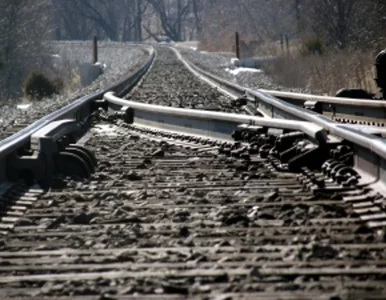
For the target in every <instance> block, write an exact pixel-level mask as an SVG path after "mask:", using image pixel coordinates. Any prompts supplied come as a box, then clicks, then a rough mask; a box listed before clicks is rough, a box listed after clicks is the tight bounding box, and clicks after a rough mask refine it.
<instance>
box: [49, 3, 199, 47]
mask: <svg viewBox="0 0 386 300" xmlns="http://www.w3.org/2000/svg"><path fill="white" fill-rule="evenodd" d="M51 1H52V3H53V7H54V9H55V14H56V18H55V19H56V20H57V21H56V28H57V30H56V38H57V39H70V40H84V39H90V37H91V36H92V35H94V34H96V35H98V36H99V37H100V38H102V39H103V38H106V39H110V40H113V41H142V40H146V39H148V38H150V37H152V38H157V37H158V36H160V35H166V36H168V37H169V38H170V39H172V40H174V41H181V40H184V39H190V38H192V37H196V34H197V33H198V32H200V30H201V20H202V10H203V3H204V0H115V1H105V0H82V1H79V0H66V1H63V0H51ZM144 33H146V34H147V36H144Z"/></svg>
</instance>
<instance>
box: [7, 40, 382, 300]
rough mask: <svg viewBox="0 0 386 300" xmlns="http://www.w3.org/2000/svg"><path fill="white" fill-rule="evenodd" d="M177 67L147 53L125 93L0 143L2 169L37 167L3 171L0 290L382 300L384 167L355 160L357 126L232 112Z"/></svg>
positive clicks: (56, 295)
mask: <svg viewBox="0 0 386 300" xmlns="http://www.w3.org/2000/svg"><path fill="white" fill-rule="evenodd" d="M150 62H151V61H149V62H147V63H146V64H144V66H143V67H142V68H141V70H139V71H138V72H136V74H134V75H133V76H130V78H127V79H125V80H123V81H122V83H121V87H120V88H119V89H118V90H120V91H121V92H120V93H119V94H120V95H121V96H123V95H124V94H125V91H126V90H128V87H127V86H128V85H130V86H131V87H133V86H134V84H135V83H136V82H137V81H138V80H139V78H140V75H139V74H143V72H144V70H146V69H147V68H148V66H149V64H150ZM183 68H184V65H183V62H182V61H181V60H178V59H177V56H175V54H174V53H173V52H172V50H169V49H164V48H161V49H157V55H156V57H155V61H154V62H153V63H152V67H151V69H150V70H149V73H148V74H147V75H146V77H145V78H143V79H142V80H141V81H140V83H139V85H138V86H137V87H135V88H134V90H133V91H132V92H131V93H129V94H128V95H127V96H126V97H125V98H127V99H121V98H118V97H117V96H116V95H114V94H111V93H106V94H105V95H104V100H100V98H99V99H98V97H94V98H92V99H88V100H87V101H84V100H82V102H80V103H75V104H74V106H75V108H74V107H69V108H64V112H61V113H60V114H62V116H57V117H56V119H55V120H56V121H55V122H52V121H53V120H50V122H48V121H49V120H47V124H48V125H44V124H42V125H39V124H40V123H38V124H37V125H36V124H35V126H36V128H35V129H34V131H33V133H29V135H28V134H26V135H27V137H28V138H27V137H26V138H25V139H26V142H23V141H22V140H23V138H24V137H23V135H22V134H20V136H18V139H19V141H18V143H19V144H20V145H17V146H15V143H16V141H15V140H14V141H13V143H14V145H13V146H12V147H13V150H9V149H8V148H10V147H11V146H9V145H6V144H3V145H2V146H3V148H1V150H2V151H3V153H5V152H6V151H8V153H7V154H3V156H2V157H1V159H2V160H0V161H2V166H8V168H5V174H4V177H3V178H4V179H5V177H8V178H9V177H10V176H11V175H14V173H17V172H16V171H15V170H18V168H21V167H20V166H21V165H23V166H24V167H23V168H25V166H26V164H31V166H35V168H36V166H39V168H40V169H45V170H46V173H44V172H42V170H40V172H37V171H36V170H35V169H34V168H32V169H31V170H30V171H31V172H32V173H33V174H32V175H35V176H31V174H30V173H28V172H25V171H26V170H25V169H21V170H20V172H19V173H18V175H19V176H17V177H22V178H24V180H22V179H19V180H20V181H18V182H15V183H8V182H6V181H5V180H2V182H3V183H4V186H6V187H7V188H8V190H7V191H4V193H3V195H2V200H3V201H2V208H1V209H2V210H1V211H2V215H3V217H2V219H1V222H0V231H1V233H2V235H3V238H2V242H1V244H0V295H2V296H3V298H4V299H14V300H15V299H63V300H64V299H186V298H190V299H282V300H284V299H385V297H386V291H385V282H386V279H385V275H386V252H385V246H386V244H385V242H386V236H385V233H384V231H383V228H384V224H383V222H384V220H385V217H384V215H385V212H384V200H383V199H384V198H383V196H382V192H383V190H382V188H381V186H380V184H381V183H382V178H372V177H371V176H370V175H371V172H368V169H361V167H362V166H363V163H361V154H362V152H363V153H364V154H366V155H367V152H365V151H364V150H363V149H365V147H364V144H365V143H366V141H367V142H369V141H368V140H366V139H367V138H368V136H367V135H365V134H363V135H362V136H361V138H362V139H361V140H359V138H358V136H359V135H360V133H359V131H358V132H357V131H356V130H355V128H354V129H352V128H351V129H350V130H351V131H348V129H347V128H343V127H334V126H337V125H329V124H328V126H325V127H323V126H321V125H318V124H317V122H316V123H311V122H310V121H300V120H292V121H288V120H280V119H279V120H276V119H274V120H270V119H265V118H260V117H254V116H251V115H250V114H240V112H242V110H241V109H240V107H238V106H234V105H231V103H232V98H229V95H230V94H231V93H228V97H225V96H222V95H221V94H220V93H219V92H218V91H216V90H212V89H210V88H208V86H207V85H206V84H205V83H202V82H200V81H198V80H196V79H194V78H193V75H192V74H190V73H186V72H184V69H183ZM134 78H135V80H134ZM123 82H125V84H123ZM212 101H213V102H216V106H215V107H214V106H213V105H212V103H211V102H212ZM149 103H150V104H149ZM154 104H162V105H164V106H163V107H160V106H157V105H154ZM167 105H169V106H167ZM85 107H86V108H85ZM107 107H109V108H110V110H109V112H107V111H105V110H103V108H107ZM186 107H189V109H185V108H186ZM199 108H200V109H199ZM79 111H80V112H81V113H79ZM220 111H221V112H220ZM224 111H225V112H224ZM233 112H237V114H233ZM300 112H303V113H304V111H300ZM300 112H299V114H300ZM58 114H59V113H58ZM90 114H91V116H90ZM71 115H72V116H73V118H74V119H71V120H69V119H68V118H69V117H68V116H71ZM312 116H314V117H315V115H312ZM84 119H86V120H87V122H85V121H84ZM58 120H61V121H58ZM74 120H75V121H74ZM81 121H83V122H81ZM240 124H244V125H243V126H238V125H240ZM75 125H76V126H75ZM334 128H335V130H336V134H335V135H332V134H331V132H332V130H334ZM27 129H28V128H27ZM79 129H81V130H79ZM338 129H339V130H338ZM235 130H236V131H235ZM232 132H233V138H232V137H231V133H232ZM349 133H352V135H350V134H349ZM345 136H347V138H348V139H346V138H345ZM356 138H358V142H357V143H355V139H356ZM350 139H351V140H350ZM74 140H75V141H77V145H73V144H71V143H73V142H74ZM376 142H377V139H374V138H373V144H374V145H376ZM26 145H28V146H26ZM368 145H370V143H368ZM29 147H30V148H31V149H32V150H34V151H35V154H34V155H32V153H31V152H32V151H31V150H28V149H29ZM4 149H5V150H4ZM7 149H8V150H7ZM358 149H360V151H362V152H360V151H359V150H358ZM90 150H91V151H93V152H94V153H95V156H96V160H97V161H98V163H97V166H96V164H95V158H94V157H93V155H91V154H90V152H89V151H90ZM367 150H368V151H369V152H371V153H372V155H373V156H376V157H378V160H379V161H381V160H382V159H383V156H382V155H383V152H382V149H380V147H378V148H376V147H373V148H371V149H367ZM15 151H16V152H17V155H16V154H15ZM40 154H44V155H40ZM41 156H44V157H45V159H42V158H41ZM10 158H12V160H10ZM50 159H52V161H53V163H51V164H50ZM4 161H6V164H4ZM21 163H24V164H21ZM374 164H375V163H374ZM11 167H13V169H12V170H11ZM51 167H52V169H51ZM354 167H356V168H354ZM373 168H374V169H375V167H373ZM363 171H367V175H365V174H364V173H365V172H363ZM41 174H42V175H41ZM26 175H29V176H26ZM37 175H41V178H36V176H37ZM82 177H84V178H82ZM369 179H371V184H369ZM378 179H379V180H378ZM36 181H39V183H41V184H43V185H45V184H47V182H48V183H49V185H46V186H45V187H44V186H43V188H41V187H39V186H37V185H36ZM4 190H5V188H4Z"/></svg>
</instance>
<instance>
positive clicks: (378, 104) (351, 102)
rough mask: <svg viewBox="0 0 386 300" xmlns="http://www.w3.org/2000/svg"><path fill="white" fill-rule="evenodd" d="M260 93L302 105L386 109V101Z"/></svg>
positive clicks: (277, 92) (269, 91)
mask: <svg viewBox="0 0 386 300" xmlns="http://www.w3.org/2000/svg"><path fill="white" fill-rule="evenodd" d="M260 91H262V92H263V93H266V94H269V95H271V96H274V97H277V98H281V99H291V100H295V101H296V100H297V101H301V102H302V103H304V102H306V101H318V102H323V103H328V104H339V105H346V106H358V107H375V108H385V109H386V101H383V100H371V99H368V100H366V99H356V98H340V97H331V96H320V95H312V94H301V93H293V92H283V91H272V90H265V89H260Z"/></svg>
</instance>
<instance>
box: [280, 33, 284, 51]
mask: <svg viewBox="0 0 386 300" xmlns="http://www.w3.org/2000/svg"><path fill="white" fill-rule="evenodd" d="M280 48H281V52H282V53H283V54H284V37H283V34H282V33H281V34H280Z"/></svg>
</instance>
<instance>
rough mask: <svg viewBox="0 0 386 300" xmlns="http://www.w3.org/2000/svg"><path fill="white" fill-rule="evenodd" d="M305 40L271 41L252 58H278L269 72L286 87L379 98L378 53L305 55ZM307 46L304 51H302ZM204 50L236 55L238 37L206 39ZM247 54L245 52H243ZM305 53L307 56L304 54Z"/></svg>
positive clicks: (227, 36) (353, 52) (249, 51)
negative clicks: (351, 90) (357, 92)
mask: <svg viewBox="0 0 386 300" xmlns="http://www.w3.org/2000/svg"><path fill="white" fill-rule="evenodd" d="M302 45H304V40H300V39H292V40H290V41H289V45H288V49H287V45H286V44H285V43H284V45H281V44H280V41H271V42H266V43H264V44H260V45H257V46H256V47H254V48H253V49H248V53H253V54H252V55H249V56H260V57H262V56H275V57H277V60H276V61H274V62H272V63H270V64H265V65H264V66H263V69H264V71H265V73H266V74H267V75H269V76H271V77H272V78H273V80H274V81H275V82H276V83H277V84H280V85H281V86H283V87H287V88H302V89H307V90H309V91H310V92H313V93H317V94H324V95H330V96H334V95H335V94H336V92H337V91H338V90H340V89H341V88H362V89H365V90H367V91H368V92H370V93H374V94H376V95H379V94H378V93H379V92H378V88H377V86H376V83H375V81H374V77H375V72H374V63H375V56H376V53H377V52H375V51H371V50H367V51H359V50H343V51H332V50H329V49H327V48H326V49H324V51H323V55H318V54H311V55H304V54H305V53H304V46H302ZM302 47H303V48H302ZM199 49H200V50H205V51H212V52H234V36H233V35H225V36H223V35H222V36H221V37H219V38H218V39H205V38H204V39H203V40H201V42H200V44H199ZM242 52H243V51H242ZM302 53H303V54H302Z"/></svg>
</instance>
